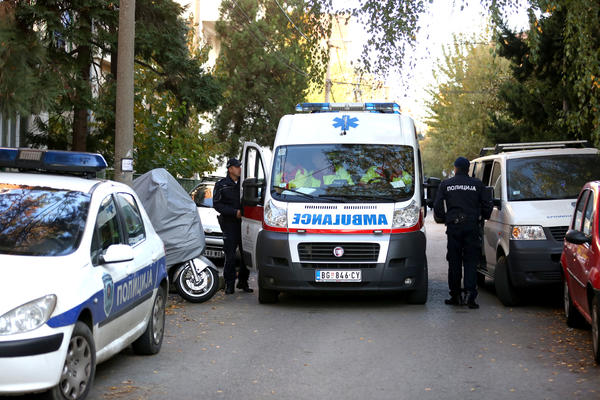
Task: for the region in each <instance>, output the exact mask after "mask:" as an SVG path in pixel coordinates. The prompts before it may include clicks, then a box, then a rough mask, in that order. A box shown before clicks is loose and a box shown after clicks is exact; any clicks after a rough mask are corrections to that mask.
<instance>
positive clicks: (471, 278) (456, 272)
mask: <svg viewBox="0 0 600 400" xmlns="http://www.w3.org/2000/svg"><path fill="white" fill-rule="evenodd" d="M446 235H447V236H448V253H447V255H446V259H447V260H448V287H449V288H450V296H460V293H461V280H462V270H463V266H464V269H465V282H464V283H465V286H464V288H465V290H466V291H467V292H468V293H469V298H471V299H473V300H474V299H475V297H477V263H478V262H479V257H480V255H481V238H480V236H479V227H478V226H477V224H474V223H464V224H448V225H447V229H446Z"/></svg>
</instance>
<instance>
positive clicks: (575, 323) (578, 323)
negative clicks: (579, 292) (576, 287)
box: [563, 279, 585, 328]
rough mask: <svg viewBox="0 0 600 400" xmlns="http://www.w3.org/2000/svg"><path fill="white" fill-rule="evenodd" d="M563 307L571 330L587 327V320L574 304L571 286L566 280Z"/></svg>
mask: <svg viewBox="0 0 600 400" xmlns="http://www.w3.org/2000/svg"><path fill="white" fill-rule="evenodd" d="M563 307H564V311H565V320H566V322H567V326H569V327H571V328H581V327H583V326H584V325H585V320H584V319H583V316H582V315H581V313H579V310H578V309H577V308H576V307H575V305H574V304H573V300H572V299H571V293H570V291H569V285H568V284H567V281H566V279H565V280H564V284H563Z"/></svg>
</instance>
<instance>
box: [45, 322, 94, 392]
mask: <svg viewBox="0 0 600 400" xmlns="http://www.w3.org/2000/svg"><path fill="white" fill-rule="evenodd" d="M95 372H96V348H95V346H94V339H93V337H92V332H91V331H90V328H88V326H87V325H86V324H84V323H83V322H81V321H77V323H76V324H75V328H74V329H73V334H72V335H71V339H70V340H69V347H68V349H67V356H66V358H65V365H64V366H63V370H62V372H61V375H60V380H59V381H58V385H56V386H55V387H53V388H52V389H51V390H50V391H49V392H48V397H49V398H50V399H52V400H67V399H68V400H80V399H84V398H85V397H86V396H87V395H88V393H89V391H90V388H91V386H92V382H93V380H94V374H95Z"/></svg>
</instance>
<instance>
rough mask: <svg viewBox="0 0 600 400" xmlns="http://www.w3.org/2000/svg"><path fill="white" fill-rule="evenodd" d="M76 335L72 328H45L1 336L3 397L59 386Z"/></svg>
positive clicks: (0, 365) (0, 367)
mask: <svg viewBox="0 0 600 400" xmlns="http://www.w3.org/2000/svg"><path fill="white" fill-rule="evenodd" d="M72 331H73V326H72V325H71V326H66V327H61V328H50V327H49V326H47V325H44V326H42V327H40V328H38V329H36V330H33V331H31V332H27V333H25V334H19V335H10V336H0V371H2V373H0V394H15V395H16V394H24V393H30V392H39V391H43V390H46V389H49V388H52V387H54V386H56V385H57V384H58V381H59V379H60V376H61V372H62V370H63V367H64V365H65V357H66V354H67V349H68V346H69V340H70V337H71V333H72Z"/></svg>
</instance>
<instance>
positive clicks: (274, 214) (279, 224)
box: [265, 200, 287, 228]
mask: <svg viewBox="0 0 600 400" xmlns="http://www.w3.org/2000/svg"><path fill="white" fill-rule="evenodd" d="M265 224H267V225H269V226H273V227H276V228H287V209H285V208H281V207H277V206H276V205H275V204H274V203H273V201H272V200H269V201H268V202H267V205H266V206H265Z"/></svg>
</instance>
